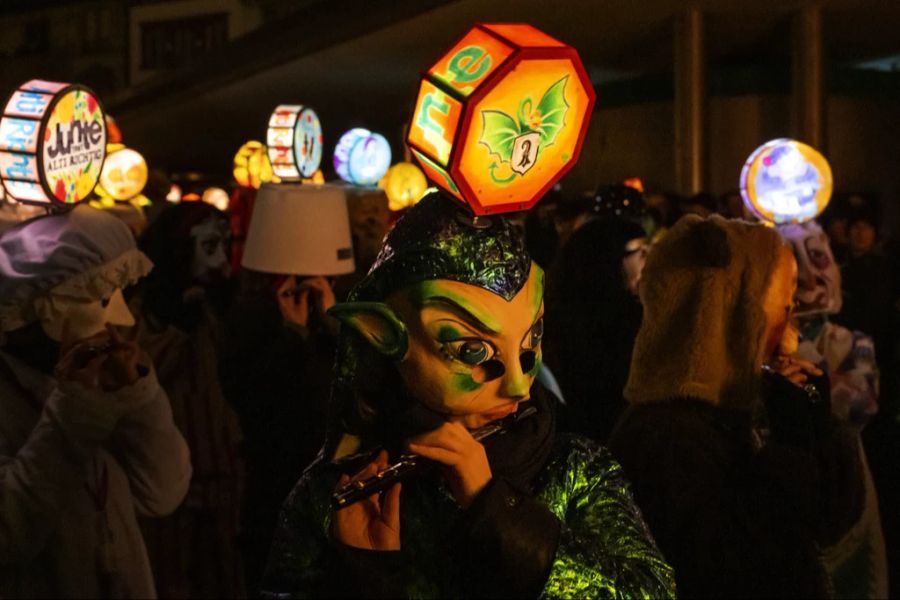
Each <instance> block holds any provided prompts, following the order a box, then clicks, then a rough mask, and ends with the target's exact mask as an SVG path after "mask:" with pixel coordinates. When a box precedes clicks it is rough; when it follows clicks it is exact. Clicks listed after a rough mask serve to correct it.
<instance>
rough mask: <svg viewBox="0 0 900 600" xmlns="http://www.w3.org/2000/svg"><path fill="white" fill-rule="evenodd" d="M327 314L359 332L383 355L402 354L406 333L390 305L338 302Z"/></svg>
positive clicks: (398, 356)
mask: <svg viewBox="0 0 900 600" xmlns="http://www.w3.org/2000/svg"><path fill="white" fill-rule="evenodd" d="M328 314H329V315H331V316H332V317H334V318H335V319H337V320H338V321H340V322H341V323H342V324H344V325H346V326H348V327H350V328H352V329H353V330H355V331H356V332H357V333H359V334H360V335H361V336H362V337H363V338H364V339H365V340H366V341H367V342H369V344H370V345H371V346H372V347H373V348H375V350H377V351H378V352H380V353H381V354H383V355H384V356H386V357H388V358H390V359H393V360H400V359H401V358H403V357H404V356H405V355H406V349H407V346H408V341H409V339H408V337H409V334H408V333H407V331H406V325H404V324H403V321H401V320H400V319H399V318H398V317H397V314H396V313H395V312H394V311H393V310H392V309H391V307H390V306H388V305H387V304H384V303H383V302H342V303H340V304H335V305H334V306H332V307H331V308H330V309H329V310H328Z"/></svg>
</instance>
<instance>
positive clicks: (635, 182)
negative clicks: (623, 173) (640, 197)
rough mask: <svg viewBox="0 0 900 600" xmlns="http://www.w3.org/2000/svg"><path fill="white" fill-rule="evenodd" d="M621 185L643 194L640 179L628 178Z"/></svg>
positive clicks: (642, 184) (642, 183)
mask: <svg viewBox="0 0 900 600" xmlns="http://www.w3.org/2000/svg"><path fill="white" fill-rule="evenodd" d="M622 185H627V186H628V187H630V188H632V189H635V190H637V191H639V192H640V193H642V194H643V193H644V182H643V181H642V180H641V178H640V177H629V178H628V179H626V180H625V181H623V182H622Z"/></svg>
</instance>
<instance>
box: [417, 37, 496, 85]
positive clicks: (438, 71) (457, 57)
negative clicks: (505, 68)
mask: <svg viewBox="0 0 900 600" xmlns="http://www.w3.org/2000/svg"><path fill="white" fill-rule="evenodd" d="M512 52H513V48H510V47H509V46H508V45H506V44H505V43H503V42H502V41H501V40H499V39H498V38H496V37H494V36H492V35H490V34H488V33H486V32H485V31H483V30H481V29H472V30H471V31H469V33H467V34H466V35H465V36H464V37H463V39H461V40H460V41H459V43H457V44H456V46H454V47H453V48H452V49H451V50H450V52H448V53H447V54H445V55H444V57H443V58H441V60H439V61H438V62H437V64H435V65H434V66H433V67H431V69H430V70H429V71H428V72H429V74H431V75H432V76H433V77H434V78H436V79H437V80H438V81H439V82H440V83H443V84H446V85H447V86H449V87H450V88H452V89H454V90H456V91H457V92H459V93H460V94H462V95H463V96H468V95H469V94H471V93H472V92H473V91H475V89H476V88H477V87H478V86H479V85H481V83H483V82H484V81H486V80H487V79H488V78H489V77H490V76H491V74H492V73H493V72H495V71H496V70H497V68H498V67H500V65H501V64H503V61H504V60H506V58H507V57H508V56H509V55H510V54H512Z"/></svg>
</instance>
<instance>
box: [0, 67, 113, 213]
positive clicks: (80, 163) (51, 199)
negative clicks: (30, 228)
mask: <svg viewBox="0 0 900 600" xmlns="http://www.w3.org/2000/svg"><path fill="white" fill-rule="evenodd" d="M105 158H106V119H105V117H104V113H103V107H101V106H100V102H99V101H98V100H97V97H96V95H95V94H94V93H93V92H92V91H91V90H89V89H88V88H86V87H83V86H80V85H72V84H68V83H57V82H52V81H41V80H39V79H33V80H31V81H29V82H27V83H25V84H23V85H21V86H20V87H19V88H18V89H17V90H16V91H14V92H13V93H12V96H10V98H9V101H7V103H6V106H5V108H4V109H3V117H2V118H0V179H2V180H3V186H4V187H5V188H6V191H7V193H8V194H9V195H10V196H12V197H13V198H15V199H17V200H19V201H20V202H26V203H30V204H40V205H48V204H51V205H67V204H74V203H76V202H80V201H82V200H84V199H85V198H87V197H88V196H89V195H90V193H91V191H92V190H93V189H94V186H95V185H96V184H97V179H99V177H100V170H101V168H102V166H103V161H104V159H105Z"/></svg>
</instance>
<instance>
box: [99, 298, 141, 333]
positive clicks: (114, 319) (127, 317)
mask: <svg viewBox="0 0 900 600" xmlns="http://www.w3.org/2000/svg"><path fill="white" fill-rule="evenodd" d="M104 317H105V318H106V322H107V323H110V324H111V325H120V326H123V327H132V326H134V315H133V314H131V310H130V309H129V308H128V305H127V304H126V303H125V297H124V296H123V295H122V290H116V291H115V292H113V295H112V296H110V297H109V303H108V304H107V305H106V308H105V310H104Z"/></svg>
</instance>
